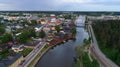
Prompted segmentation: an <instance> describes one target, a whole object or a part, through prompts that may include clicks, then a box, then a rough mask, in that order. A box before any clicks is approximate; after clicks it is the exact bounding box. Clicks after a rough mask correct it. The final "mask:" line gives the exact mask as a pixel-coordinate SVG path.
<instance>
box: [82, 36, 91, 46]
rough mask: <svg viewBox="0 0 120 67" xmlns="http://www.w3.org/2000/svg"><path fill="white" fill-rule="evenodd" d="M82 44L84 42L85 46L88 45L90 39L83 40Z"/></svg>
mask: <svg viewBox="0 0 120 67" xmlns="http://www.w3.org/2000/svg"><path fill="white" fill-rule="evenodd" d="M83 42H84V44H85V45H90V43H91V38H90V37H89V38H88V39H84V40H83Z"/></svg>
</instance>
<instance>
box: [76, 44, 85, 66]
mask: <svg viewBox="0 0 120 67" xmlns="http://www.w3.org/2000/svg"><path fill="white" fill-rule="evenodd" d="M75 51H76V54H77V59H78V61H80V67H83V60H82V57H83V56H84V54H85V52H84V46H77V47H76V48H75Z"/></svg>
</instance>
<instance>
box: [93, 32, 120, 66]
mask: <svg viewBox="0 0 120 67" xmlns="http://www.w3.org/2000/svg"><path fill="white" fill-rule="evenodd" d="M95 36H96V39H97V42H98V46H99V48H100V50H101V51H102V52H103V53H104V54H105V55H106V57H108V58H110V59H111V60H112V61H113V62H115V63H116V64H117V65H118V66H120V52H119V51H118V50H117V49H114V48H110V47H104V46H103V45H102V43H101V41H100V40H99V37H98V36H97V32H95Z"/></svg>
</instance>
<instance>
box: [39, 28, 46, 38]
mask: <svg viewBox="0 0 120 67" xmlns="http://www.w3.org/2000/svg"><path fill="white" fill-rule="evenodd" d="M39 36H40V38H44V37H45V36H46V34H45V32H44V31H43V30H41V31H40V32H39Z"/></svg>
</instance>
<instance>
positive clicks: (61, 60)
mask: <svg viewBox="0 0 120 67" xmlns="http://www.w3.org/2000/svg"><path fill="white" fill-rule="evenodd" d="M81 17H82V16H80V17H79V18H78V19H77V20H76V21H77V22H81V20H83V19H81ZM85 38H88V33H87V32H86V30H85V29H84V28H83V27H77V34H76V40H75V41H72V40H69V41H68V42H66V43H64V44H61V45H58V46H56V47H54V48H53V49H50V50H49V51H48V52H47V53H46V54H45V55H44V56H43V57H42V58H41V59H40V60H39V61H38V63H37V64H36V67H73V64H74V58H73V57H75V55H76V54H75V47H76V46H77V45H83V40H84V39H85Z"/></svg>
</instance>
